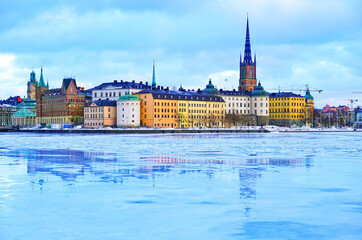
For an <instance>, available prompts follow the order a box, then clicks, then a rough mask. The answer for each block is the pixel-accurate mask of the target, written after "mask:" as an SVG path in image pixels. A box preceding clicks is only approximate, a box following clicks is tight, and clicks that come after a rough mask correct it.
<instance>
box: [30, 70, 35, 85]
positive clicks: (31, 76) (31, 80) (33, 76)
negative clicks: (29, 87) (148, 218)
mask: <svg viewBox="0 0 362 240" xmlns="http://www.w3.org/2000/svg"><path fill="white" fill-rule="evenodd" d="M30 83H36V78H35V72H34V70H33V71H32V72H31V73H30Z"/></svg>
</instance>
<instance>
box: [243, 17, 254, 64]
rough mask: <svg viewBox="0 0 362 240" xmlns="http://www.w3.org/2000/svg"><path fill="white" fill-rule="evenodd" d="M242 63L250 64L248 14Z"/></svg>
mask: <svg viewBox="0 0 362 240" xmlns="http://www.w3.org/2000/svg"><path fill="white" fill-rule="evenodd" d="M244 63H248V64H252V59H251V46H250V34H249V16H247V17H246V37H245V50H244Z"/></svg>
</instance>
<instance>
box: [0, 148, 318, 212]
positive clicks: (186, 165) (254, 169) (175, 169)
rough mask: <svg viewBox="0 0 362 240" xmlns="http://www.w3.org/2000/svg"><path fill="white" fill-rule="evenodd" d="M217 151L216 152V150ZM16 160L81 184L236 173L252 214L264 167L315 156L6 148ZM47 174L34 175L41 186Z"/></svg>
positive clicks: (307, 163) (300, 163)
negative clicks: (240, 156)
mask: <svg viewBox="0 0 362 240" xmlns="http://www.w3.org/2000/svg"><path fill="white" fill-rule="evenodd" d="M215 154H217V155H215ZM1 156H5V157H9V158H11V159H13V161H14V162H15V164H19V163H21V162H24V164H26V166H27V173H28V174H29V175H36V174H37V173H48V174H52V175H55V176H58V177H61V179H62V180H63V181H67V182H72V184H76V182H77V178H79V177H84V176H87V175H88V177H90V178H89V179H86V181H89V182H91V181H98V182H104V183H116V184H117V183H119V184H123V183H124V181H125V179H127V178H136V179H141V180H142V179H149V178H152V179H153V180H154V179H155V178H157V177H158V176H161V175H165V174H167V175H176V174H180V175H184V174H194V175H197V177H198V178H200V177H201V176H202V175H203V176H207V177H208V178H214V177H215V174H219V173H224V174H225V175H233V174H237V176H238V180H239V189H238V191H239V195H240V201H241V204H242V205H243V208H244V214H245V216H247V217H248V216H249V215H250V210H251V207H252V203H253V201H254V200H255V199H256V195H257V190H256V182H257V180H258V179H259V178H261V177H262V174H263V172H264V171H269V170H270V171H274V170H273V168H275V167H306V168H310V167H311V166H312V163H313V160H312V159H313V156H310V155H308V156H305V157H304V158H290V159H287V158H267V157H264V158H263V157H258V155H256V154H255V155H249V156H247V158H238V157H235V156H234V157H230V156H224V155H222V154H219V152H217V151H209V152H203V151H194V152H190V153H189V154H183V155H182V154H174V153H173V154H159V153H152V152H149V153H139V154H134V153H133V155H127V154H118V153H105V152H87V151H81V150H71V149H17V150H12V149H5V148H2V149H1V151H0V157H1ZM46 181H47V180H46V179H39V180H32V183H33V184H38V185H40V187H41V189H42V187H43V185H44V184H45V183H46Z"/></svg>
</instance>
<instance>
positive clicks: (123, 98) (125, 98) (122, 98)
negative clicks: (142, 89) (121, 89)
mask: <svg viewBox="0 0 362 240" xmlns="http://www.w3.org/2000/svg"><path fill="white" fill-rule="evenodd" d="M117 101H141V100H140V99H139V98H138V97H136V96H133V95H129V94H127V95H123V96H120V97H119V98H118V100H117Z"/></svg>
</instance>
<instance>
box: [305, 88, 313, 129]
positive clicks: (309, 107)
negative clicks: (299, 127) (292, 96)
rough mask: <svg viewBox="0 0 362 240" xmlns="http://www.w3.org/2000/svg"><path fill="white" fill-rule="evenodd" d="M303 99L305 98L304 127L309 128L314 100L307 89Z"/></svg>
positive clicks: (311, 122) (311, 121)
mask: <svg viewBox="0 0 362 240" xmlns="http://www.w3.org/2000/svg"><path fill="white" fill-rule="evenodd" d="M304 98H305V113H306V116H305V118H306V125H308V126H310V125H311V124H312V125H313V113H314V98H313V96H312V95H311V94H310V91H309V88H308V87H307V91H306V93H305V96H304Z"/></svg>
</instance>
